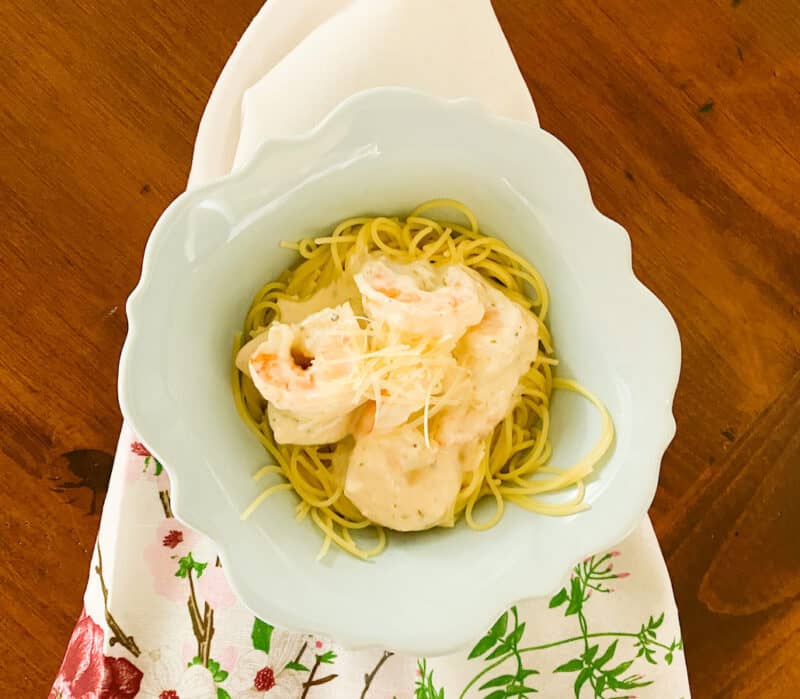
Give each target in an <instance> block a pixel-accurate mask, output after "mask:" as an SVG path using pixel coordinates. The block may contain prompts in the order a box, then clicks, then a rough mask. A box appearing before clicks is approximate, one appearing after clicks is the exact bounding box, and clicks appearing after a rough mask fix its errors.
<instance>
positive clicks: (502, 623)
mask: <svg viewBox="0 0 800 699" xmlns="http://www.w3.org/2000/svg"><path fill="white" fill-rule="evenodd" d="M507 628H508V612H504V613H503V615H502V616H501V617H500V618H499V619H498V620H497V621H496V622H494V626H492V628H491V629H490V630H489V635H490V636H491V637H492V638H500V637H501V636H502V635H503V634H505V632H506V629H507Z"/></svg>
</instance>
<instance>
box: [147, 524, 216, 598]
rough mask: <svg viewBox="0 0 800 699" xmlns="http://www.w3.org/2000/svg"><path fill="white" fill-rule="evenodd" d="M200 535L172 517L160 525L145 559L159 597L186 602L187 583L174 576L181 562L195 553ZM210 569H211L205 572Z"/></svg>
mask: <svg viewBox="0 0 800 699" xmlns="http://www.w3.org/2000/svg"><path fill="white" fill-rule="evenodd" d="M197 541H198V537H197V534H196V533H195V532H194V531H192V530H191V529H189V527H187V526H186V525H184V524H182V523H181V522H179V521H178V520H177V519H175V518H173V517H169V518H167V519H164V520H162V521H161V522H160V524H159V525H158V526H157V527H156V529H155V532H154V533H153V537H152V539H150V542H149V543H148V544H147V545H146V546H145V548H144V560H145V563H146V564H147V567H148V569H149V570H150V574H151V575H152V579H153V589H154V590H155V591H156V593H157V594H159V595H161V596H162V597H166V598H167V599H169V600H172V601H173V602H185V601H186V599H187V597H188V596H189V588H188V585H187V583H186V580H184V579H182V578H177V577H175V571H176V570H178V559H179V558H181V557H183V556H185V555H186V554H187V553H189V551H191V550H192V546H194V545H195V544H196V543H197ZM206 570H208V569H206Z"/></svg>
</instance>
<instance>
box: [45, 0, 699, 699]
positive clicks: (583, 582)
mask: <svg viewBox="0 0 800 699" xmlns="http://www.w3.org/2000/svg"><path fill="white" fill-rule="evenodd" d="M387 36H391V38H392V40H391V42H388V41H385V37H387ZM398 45H399V46H403V47H404V51H403V52H402V55H398V54H397V53H396V52H395V50H394V48H393V47H397V46H398ZM465 46H469V48H470V50H469V52H465V51H464V50H463V49H464V47H465ZM432 47H433V48H432ZM382 84H400V85H407V86H410V87H415V88H418V89H423V90H426V91H428V92H431V93H433V94H438V95H440V96H445V97H455V96H472V97H477V98H478V99H481V100H482V101H483V102H484V103H485V104H486V105H487V106H489V107H490V108H493V109H494V110H495V111H496V112H498V113H500V114H503V115H505V116H510V117H513V118H517V119H523V120H528V121H532V122H534V123H536V113H535V111H534V109H533V104H532V102H531V100H530V96H529V95H528V92H527V89H526V88H525V84H524V82H523V81H522V78H521V75H520V73H519V69H518V68H517V66H516V63H515V62H514V60H513V57H512V56H511V53H510V51H509V49H508V45H507V44H506V42H505V39H504V37H503V35H502V32H501V31H500V28H499V25H498V24H497V20H496V18H495V17H494V13H493V12H492V9H491V5H490V4H489V2H488V0H313V1H311V0H310V1H308V2H303V3H299V2H296V0H270V2H269V3H267V4H266V5H265V6H264V7H263V8H262V10H261V11H260V12H259V14H258V15H257V16H256V18H255V19H254V20H253V22H252V24H251V25H250V27H249V28H248V30H247V32H245V34H244V36H243V37H242V39H241V41H240V42H239V45H238V46H237V47H236V50H235V51H234V53H233V55H232V56H231V58H230V60H229V61H228V64H227V65H226V67H225V69H224V70H223V73H222V75H221V76H220V79H219V81H218V83H217V86H216V87H215V89H214V92H213V94H212V97H211V99H210V101H209V105H208V107H207V109H206V113H205V114H204V117H203V121H202V122H201V125H200V131H199V134H198V139H197V143H196V147H195V155H194V161H193V164H192V173H191V177H190V182H189V185H190V187H191V186H197V185H199V184H202V183H204V182H206V181H209V180H210V179H213V178H215V177H217V176H220V175H222V174H224V173H225V172H227V171H229V170H230V169H231V167H232V166H234V165H235V164H238V163H240V162H243V161H244V160H246V158H247V156H248V155H249V154H250V153H252V151H253V149H254V148H255V147H256V146H257V145H258V144H259V143H260V142H261V140H263V139H264V138H267V137H270V136H283V135H287V134H291V133H296V132H299V131H302V130H304V129H306V128H308V127H310V126H312V125H313V124H314V123H315V122H316V121H318V120H319V118H321V117H322V116H323V115H324V114H325V112H327V111H328V110H329V109H330V108H331V107H332V106H334V105H335V104H336V103H337V102H338V101H340V100H341V99H342V98H344V97H346V96H347V95H349V94H351V93H352V92H354V91H357V90H359V89H363V88H366V87H370V86H375V85H382ZM534 694H535V695H536V696H537V697H545V698H548V699H549V698H552V699H561V698H562V697H573V696H574V697H578V698H579V699H585V698H590V697H594V698H595V699H596V698H598V697H605V698H612V697H614V698H617V699H621V698H622V697H634V696H635V697H639V698H640V699H645V698H647V697H655V698H664V699H688V697H689V687H688V680H687V675H686V665H685V662H684V657H683V646H682V643H681V640H680V628H679V625H678V617H677V611H676V609H675V602H674V599H673V595H672V588H671V585H670V580H669V575H668V573H667V570H666V566H665V564H664V560H663V558H662V556H661V552H660V549H659V547H658V542H657V541H656V538H655V534H654V533H653V529H652V527H651V525H650V522H649V520H645V521H644V522H643V523H642V524H641V525H640V527H639V528H638V529H637V530H636V531H635V532H634V533H633V534H632V535H631V536H630V537H629V538H628V539H627V540H626V541H624V542H622V543H621V544H620V545H619V546H618V547H617V549H616V550H613V551H604V552H599V553H598V554H596V555H595V556H592V557H590V558H588V559H586V560H585V561H583V562H581V563H580V564H579V565H578V566H576V567H575V569H574V571H573V572H572V575H571V576H570V578H569V579H568V580H567V581H565V584H564V587H563V588H562V589H560V590H559V591H557V592H556V594H555V595H554V596H553V597H552V598H551V599H549V600H548V599H537V600H530V601H528V602H525V603H522V604H519V605H516V606H514V607H512V608H511V609H509V610H507V611H506V612H504V613H503V614H501V615H500V616H499V618H498V619H497V620H496V622H495V623H494V624H493V625H492V627H491V628H489V629H487V630H486V633H485V634H484V635H483V636H482V637H481V638H478V639H474V642H473V643H472V644H471V645H470V646H469V647H468V648H465V649H464V650H463V651H462V652H459V653H457V654H454V655H451V656H445V657H441V658H416V657H408V656H402V655H398V654H394V653H392V652H391V651H389V650H382V649H374V650H367V651H348V650H345V649H344V648H341V647H340V646H338V645H337V644H336V642H335V640H331V639H326V638H322V637H317V636H313V635H306V634H299V633H292V632H289V631H285V630H281V629H276V628H274V627H273V626H272V625H271V624H270V623H269V620H268V619H263V620H262V619H258V618H254V616H253V615H252V613H250V612H249V611H248V610H247V609H245V608H244V607H243V606H242V605H241V603H240V602H239V601H238V600H237V599H236V596H235V595H234V594H233V592H232V591H231V589H230V587H229V586H228V583H227V580H226V578H225V572H224V570H223V569H222V567H221V565H220V561H219V558H218V557H217V554H216V551H215V547H214V544H213V543H212V542H211V541H209V540H208V539H206V538H205V537H203V536H202V535H200V534H199V533H197V532H194V531H192V530H191V529H189V528H187V527H186V526H184V525H183V524H182V523H181V522H179V521H177V520H176V519H175V518H174V517H173V513H172V509H171V504H170V490H169V479H168V477H167V474H166V472H165V470H164V468H163V465H162V464H160V463H159V462H158V461H157V460H156V459H155V458H154V457H152V456H151V455H150V454H149V452H148V451H147V449H146V448H145V447H144V446H143V445H142V444H141V442H140V441H139V440H138V438H137V436H136V435H134V434H133V433H132V432H131V431H130V429H129V428H128V427H127V426H124V427H123V430H122V434H121V436H120V442H119V446H118V449H117V454H116V458H115V463H114V469H113V472H112V476H111V483H110V485H109V490H108V495H107V498H106V503H105V509H104V512H103V518H102V521H101V524H100V531H99V534H98V540H97V546H96V549H95V553H94V558H93V561H92V567H91V572H90V577H89V582H88V585H87V589H86V594H85V596H84V610H83V612H82V614H81V616H80V619H79V620H78V623H77V625H76V627H75V630H74V632H73V634H72V638H71V639H70V642H69V646H68V648H67V651H66V654H65V657H64V660H63V663H62V666H61V669H60V671H59V673H58V676H57V678H56V680H55V682H54V684H53V688H52V690H51V692H50V697H51V699H53V698H58V699H68V698H71V697H75V698H80V699H112V698H113V699H129V698H132V697H144V698H148V699H226V698H229V697H233V698H252V699H255V698H259V699H303V698H305V697H309V698H310V699H331V698H335V699H350V698H353V699H366V698H367V697H369V698H370V699H391V698H392V697H395V698H396V699H408V698H410V697H416V699H444V698H445V697H446V698H447V699H452V698H459V699H461V698H465V697H481V698H482V699H505V698H506V697H519V698H521V699H525V697H532V696H534Z"/></svg>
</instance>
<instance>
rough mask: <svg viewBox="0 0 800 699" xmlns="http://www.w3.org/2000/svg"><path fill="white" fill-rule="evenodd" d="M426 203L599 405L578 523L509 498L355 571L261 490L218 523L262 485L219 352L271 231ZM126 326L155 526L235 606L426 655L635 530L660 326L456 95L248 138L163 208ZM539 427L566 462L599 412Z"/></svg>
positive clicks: (607, 235) (621, 251)
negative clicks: (512, 257) (154, 474)
mask: <svg viewBox="0 0 800 699" xmlns="http://www.w3.org/2000/svg"><path fill="white" fill-rule="evenodd" d="M434 197H452V198H456V199H460V200H461V201H463V202H465V203H466V204H467V205H469V206H470V207H471V208H472V209H473V210H474V211H475V213H476V214H477V216H478V219H479V222H480V223H481V225H482V227H483V228H484V229H485V230H487V231H488V232H490V233H491V234H494V235H498V236H500V237H502V238H504V239H505V240H506V241H507V242H508V243H509V244H510V245H511V246H512V247H513V248H514V249H515V250H517V251H518V252H520V253H521V254H523V255H524V256H525V257H527V258H528V259H529V260H531V261H532V262H533V264H534V265H536V266H537V267H538V268H539V270H540V271H541V273H542V274H543V276H544V278H545V280H546V282H547V284H548V286H549V288H550V291H551V297H552V310H551V313H550V317H549V322H550V325H551V329H552V332H553V335H554V338H555V342H556V350H557V352H558V354H559V355H560V357H561V360H562V366H561V370H560V372H561V375H565V376H567V375H569V376H573V377H575V378H577V379H578V380H580V381H581V382H582V383H583V384H584V385H586V386H587V387H588V388H589V389H590V390H592V391H594V392H595V393H597V394H598V395H599V396H600V398H601V399H602V400H603V401H604V402H605V404H606V405H607V406H608V408H609V410H610V412H611V414H612V416H613V418H614V422H615V425H616V430H617V438H616V443H615V445H614V448H613V452H612V455H611V457H610V458H609V459H608V461H607V463H606V464H605V465H604V466H603V468H602V469H600V471H599V473H598V475H597V477H596V478H595V479H594V480H593V481H592V482H591V484H590V485H589V487H588V489H587V499H588V501H589V503H590V504H591V509H590V510H588V511H586V512H583V513H581V514H578V515H573V516H570V517H566V518H553V517H545V516H539V515H534V514H531V513H529V512H526V511H523V510H520V509H518V508H516V507H513V506H509V508H508V510H507V513H506V516H505V517H504V519H503V520H502V522H501V523H500V524H499V525H498V526H496V527H495V528H494V529H491V530H489V531H487V532H480V533H479V532H474V531H472V530H469V529H468V528H466V527H464V526H463V525H462V526H458V527H456V529H454V530H437V531H434V532H426V533H421V534H416V535H405V536H399V535H398V536H392V537H391V538H390V543H389V547H388V549H387V551H386V552H385V553H383V554H382V555H381V556H379V557H378V558H377V559H375V560H374V561H371V562H368V563H364V562H361V561H358V560H356V559H353V558H351V557H349V556H347V555H346V554H343V553H341V552H335V551H334V552H332V553H331V554H329V556H328V557H326V558H325V559H324V560H323V561H322V562H319V561H317V560H316V555H317V552H318V549H319V545H320V536H319V534H318V532H317V531H316V530H315V529H314V527H313V526H312V525H311V524H310V523H308V522H305V523H302V524H298V523H296V522H295V520H294V518H293V509H294V505H295V501H294V500H293V496H291V495H289V494H282V495H278V496H274V497H273V498H271V499H270V500H269V501H267V503H266V504H265V505H264V506H262V507H261V509H259V510H258V511H257V513H256V514H255V515H254V516H253V517H252V518H251V519H250V520H248V521H247V522H242V521H240V518H239V513H240V512H241V511H242V510H243V509H244V508H245V506H246V505H247V504H248V503H249V502H250V501H251V499H252V498H253V497H254V496H255V495H256V494H257V493H258V492H259V490H260V488H261V487H262V485H261V484H259V485H256V484H254V483H253V482H252V480H251V478H250V476H251V475H252V474H253V473H254V472H255V471H256V469H257V468H258V467H260V466H262V465H263V464H264V463H265V462H266V461H267V458H266V455H265V452H264V451H263V450H262V448H261V446H260V445H259V444H258V442H257V441H256V439H255V438H254V437H253V436H252V435H251V434H250V433H249V432H248V430H247V428H246V427H245V426H244V425H243V424H242V422H241V421H240V419H239V417H238V415H237V413H236V410H235V408H234V405H233V400H232V397H231V388H230V361H231V360H230V352H231V343H232V338H233V336H234V333H235V332H236V331H237V330H238V329H239V328H240V326H241V323H242V320H243V316H244V314H245V311H246V310H247V308H248V305H249V303H250V300H251V297H252V295H253V294H254V293H255V291H256V290H257V289H258V288H259V287H260V286H261V285H262V284H263V283H264V282H265V281H266V280H269V279H272V278H274V277H276V276H277V275H278V273H279V272H280V271H281V270H283V269H284V268H285V267H286V266H288V265H289V264H290V263H292V262H293V259H294V258H293V253H291V252H289V251H286V250H283V249H281V248H279V247H278V242H279V241H280V240H281V239H298V238H300V237H305V236H309V235H311V234H313V233H316V232H320V231H326V230H329V229H330V227H331V225H332V224H334V223H336V222H338V221H339V220H341V219H344V218H347V217H349V216H352V215H356V214H366V213H369V214H378V213H381V214H386V213H398V214H400V213H405V212H407V211H408V210H409V209H411V208H412V207H413V206H414V205H415V204H417V203H419V202H421V201H423V200H426V199H430V198H434ZM127 312H128V320H129V324H130V330H129V333H128V338H127V340H126V342H125V347H124V350H123V354H122V362H121V367H120V383H119V392H120V403H121V405H122V410H123V413H124V415H125V418H126V419H127V420H128V421H129V423H130V424H131V425H132V427H133V428H134V429H135V430H136V432H137V433H138V434H139V435H140V437H141V439H142V440H143V441H144V443H145V444H146V445H147V447H148V448H149V449H150V450H151V451H152V452H153V453H154V454H155V455H157V457H158V458H159V459H160V460H161V461H162V462H163V463H164V464H165V465H166V467H167V469H168V471H169V473H170V476H171V480H172V486H173V509H174V511H175V514H176V516H177V517H179V518H180V519H182V520H183V521H185V522H186V523H187V524H188V525H190V526H192V527H194V528H196V529H198V530H200V531H202V532H204V533H205V534H207V535H208V536H210V537H212V538H213V539H214V540H215V541H216V542H217V543H218V544H219V547H220V550H221V555H222V559H223V565H224V567H225V570H226V571H227V574H228V576H229V579H230V580H231V582H232V584H233V585H234V587H235V589H236V591H237V592H238V594H239V595H240V597H241V599H242V601H243V602H244V603H245V604H246V605H247V606H248V607H250V608H251V609H252V610H253V612H254V613H255V614H257V615H258V616H260V617H263V618H265V619H268V620H270V621H271V622H272V623H274V624H277V625H279V626H285V627H289V628H294V629H302V630H306V631H315V632H318V633H322V634H326V635H329V636H331V637H333V638H335V639H337V640H338V641H340V642H342V643H343V644H345V645H347V646H351V647H362V646H369V645H379V646H384V647H388V648H392V649H394V650H398V651H404V652H408V653H411V654H418V655H423V654H424V655H435V654H440V653H444V652H448V651H451V650H454V649H456V648H458V647H460V646H463V645H465V644H467V643H469V642H470V641H472V640H474V639H475V638H476V637H478V636H479V635H480V634H481V633H482V632H483V631H484V630H485V629H486V628H487V627H488V625H490V624H491V622H492V621H493V620H494V619H495V618H496V615H497V614H498V613H499V612H500V611H501V610H502V609H503V608H505V607H507V606H508V605H510V604H512V603H514V602H516V601H519V600H521V599H524V598H528V597H534V596H538V595H547V594H549V593H551V592H553V591H554V590H556V589H557V588H558V587H559V586H560V585H561V584H562V582H563V580H564V579H565V577H566V576H567V575H568V573H569V570H570V568H571V567H572V566H573V564H574V563H576V562H577V561H578V560H580V559H581V558H583V557H584V556H586V555H588V554H590V553H593V552H596V551H599V550H602V549H604V548H607V547H609V546H612V545H613V544H615V543H616V542H618V541H619V540H621V539H622V538H623V537H625V536H626V534H628V533H629V532H630V531H631V530H632V529H633V528H634V527H635V526H636V525H637V524H638V523H639V521H640V520H641V519H642V517H644V515H645V513H646V511H647V508H648V506H649V505H650V502H651V500H652V498H653V495H654V493H655V488H656V482H657V480H658V471H659V465H660V461H661V457H662V455H663V452H664V450H665V449H666V447H667V445H668V444H669V442H670V440H671V438H672V436H673V434H674V431H675V423H674V420H673V417H672V413H671V407H672V398H673V395H674V392H675V388H676V384H677V380H678V372H679V367H680V343H679V338H678V333H677V330H676V327H675V323H674V322H673V320H672V317H671V316H670V315H669V313H668V312H667V310H666V309H665V307H664V306H663V305H662V304H661V302H660V301H659V300H658V299H657V298H656V297H655V296H654V295H653V294H652V293H651V292H650V291H649V290H648V289H647V288H645V287H644V286H643V285H642V284H641V283H640V282H639V281H638V280H637V279H636V278H635V277H634V275H633V271H632V268H631V247H630V240H629V238H628V235H627V234H626V232H625V230H624V229H623V228H622V227H620V226H619V225H618V224H616V223H614V222H613V221H611V220H609V219H608V218H606V217H604V216H603V215H601V214H600V213H599V212H598V211H597V210H596V209H595V207H594V205H593V204H592V200H591V196H590V193H589V188H588V185H587V182H586V178H585V176H584V173H583V171H582V169H581V167H580V165H579V163H578V161H577V160H576V159H575V157H574V156H573V155H572V153H570V151H569V150H568V149H567V148H566V147H565V146H564V145H563V144H562V143H560V142H559V141H558V140H557V139H556V138H554V137H553V136H551V135H550V134H548V133H547V132H545V131H543V130H541V129H539V128H537V127H534V126H531V125H527V124H521V123H516V122H513V121H509V120H505V119H500V118H497V117H494V116H492V115H490V114H488V113H487V112H486V111H484V109H482V108H481V107H480V106H479V105H478V104H476V103H474V102H472V101H467V100H459V101H452V102H445V101H441V100H438V99H434V98H431V97H428V96H425V95H422V94H419V93H415V92H412V91H409V90H405V89H399V88H382V89H376V90H370V91H368V92H365V93H361V94H358V95H355V96H353V97H351V98H350V99H348V100H346V101H345V102H343V103H342V104H341V105H340V106H339V107H338V108H337V109H336V110H335V111H334V112H333V113H331V114H330V115H329V116H328V117H327V118H326V119H325V120H324V121H323V122H322V123H321V124H320V125H319V126H318V127H317V128H315V129H314V130H313V131H311V132H310V133H308V134H305V135H304V136H302V137H299V138H292V139H285V140H280V141H274V142H268V143H266V144H265V145H264V146H263V147H262V148H261V149H260V150H259V152H258V153H257V154H256V156H255V157H254V158H253V160H252V161H251V162H250V163H249V164H248V165H247V166H246V167H245V168H244V169H242V170H241V171H240V172H237V173H235V174H232V175H230V176H228V177H226V178H223V179H221V180H219V181H217V182H215V183H212V184H210V185H208V186H206V187H202V188H200V189H197V190H195V191H191V192H188V193H186V194H183V195H181V196H180V197H179V198H178V199H177V200H176V201H175V202H174V203H173V204H172V205H171V206H170V207H169V208H168V209H167V211H166V212H165V213H164V214H163V216H162V217H161V219H160V220H159V222H158V224H157V225H156V227H155V229H154V230H153V233H152V235H151V237H150V240H149V242H148V244H147V249H146V251H145V257H144V265H143V271H142V278H141V281H140V282H139V285H138V286H137V288H136V290H135V291H134V293H133V294H132V295H131V297H130V299H129V301H128V307H127ZM553 415H554V447H555V450H554V458H553V461H552V463H554V464H564V465H568V463H569V462H570V461H571V460H572V459H573V458H574V457H577V456H578V455H579V453H580V452H581V451H582V450H584V449H585V448H586V447H587V446H588V445H589V444H590V443H591V442H592V441H593V439H594V437H595V436H596V430H597V429H598V423H599V420H598V418H597V417H596V415H594V414H593V412H592V409H591V408H590V407H588V406H587V405H586V404H585V403H583V402H581V400H580V399H579V398H577V397H572V396H562V395H557V396H556V398H555V399H554V404H553Z"/></svg>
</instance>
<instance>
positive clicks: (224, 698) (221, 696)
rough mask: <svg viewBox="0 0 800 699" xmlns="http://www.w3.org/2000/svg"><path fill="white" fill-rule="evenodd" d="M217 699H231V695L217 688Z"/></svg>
mask: <svg viewBox="0 0 800 699" xmlns="http://www.w3.org/2000/svg"><path fill="white" fill-rule="evenodd" d="M217 699H231V695H230V694H228V693H227V692H226V691H225V690H224V689H223V688H222V687H217Z"/></svg>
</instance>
